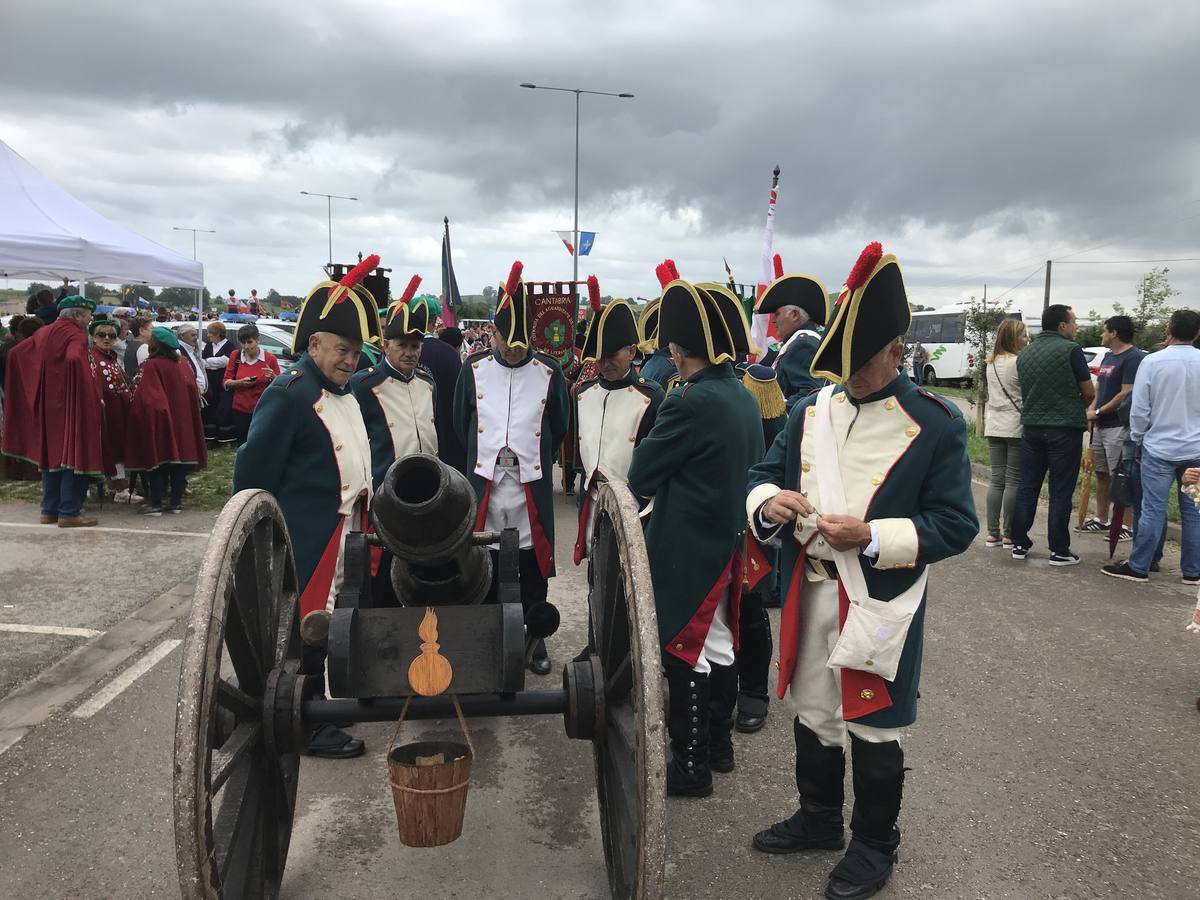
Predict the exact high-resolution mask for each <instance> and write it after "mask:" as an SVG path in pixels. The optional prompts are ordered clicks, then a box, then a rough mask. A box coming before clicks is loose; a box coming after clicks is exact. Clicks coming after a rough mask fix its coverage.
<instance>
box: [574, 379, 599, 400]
mask: <svg viewBox="0 0 1200 900" xmlns="http://www.w3.org/2000/svg"><path fill="white" fill-rule="evenodd" d="M599 383H600V379H599V378H589V379H588V380H587V381H581V382H579V384H578V385H577V386H576V388H575V396H576V397H578V396H579V395H580V394H582V393H583V392H584V391H586V390H587V389H588V388H590V387H591V386H592V385H596V384H599Z"/></svg>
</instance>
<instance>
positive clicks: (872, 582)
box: [746, 243, 979, 900]
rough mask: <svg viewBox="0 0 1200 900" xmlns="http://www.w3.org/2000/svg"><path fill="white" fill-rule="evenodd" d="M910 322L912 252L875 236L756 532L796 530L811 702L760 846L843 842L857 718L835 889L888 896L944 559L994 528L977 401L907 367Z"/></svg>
mask: <svg viewBox="0 0 1200 900" xmlns="http://www.w3.org/2000/svg"><path fill="white" fill-rule="evenodd" d="M908 324H909V310H908V301H907V298H906V296H905V292H904V282H903V280H902V278H901V275H900V266H899V263H898V262H897V261H896V258H895V257H894V256H891V255H887V256H885V255H883V250H882V248H881V247H880V245H879V244H878V243H874V244H871V245H869V246H868V247H867V248H866V250H864V251H863V253H862V255H861V256H860V258H859V261H858V263H857V264H856V265H855V266H854V269H853V270H852V271H851V273H850V277H849V278H847V280H846V285H845V287H844V288H843V289H842V292H841V295H840V296H839V298H838V302H837V307H836V313H835V316H834V319H833V323H832V324H831V325H830V327H829V330H828V331H827V332H826V335H825V339H824V340H823V341H822V343H821V347H820V349H819V350H818V352H817V355H816V357H815V358H814V361H813V374H814V375H817V376H820V377H825V378H828V379H829V380H830V381H831V382H833V384H831V385H830V386H828V387H825V388H822V389H821V390H820V391H819V392H818V393H816V394H813V395H809V396H808V397H805V398H804V399H802V400H800V401H799V403H798V404H797V405H796V407H795V408H794V409H793V411H792V413H791V415H790V416H789V418H788V423H787V427H786V428H785V429H784V431H783V433H782V434H781V435H780V436H779V437H778V438H777V439H776V440H775V442H774V444H772V445H771V449H770V451H769V452H768V453H767V455H766V458H765V459H764V460H763V461H762V462H761V463H760V464H759V465H757V466H755V467H754V469H753V470H752V471H751V473H750V478H749V483H748V484H749V496H748V497H747V500H746V512H747V514H748V516H749V521H750V527H751V529H752V531H753V532H754V536H755V537H756V538H758V539H759V540H760V541H764V542H767V541H773V540H779V541H781V542H782V548H781V568H782V576H783V582H782V583H783V584H785V585H787V593H786V597H785V601H784V609H783V614H782V616H781V619H780V629H779V643H780V654H779V686H778V696H779V697H780V699H782V698H783V697H784V696H788V697H790V699H791V701H792V704H793V706H794V708H795V710H796V720H795V722H794V724H793V728H794V732H795V741H796V787H797V790H798V791H799V793H800V808H799V809H798V810H797V811H796V812H795V813H794V814H793V815H792V816H791V817H790V818H789V819H786V820H785V821H783V822H778V823H776V824H775V825H772V826H771V827H770V828H768V829H766V830H764V831H760V832H759V833H758V834H756V835H755V836H754V847H755V848H756V849H758V850H760V851H763V852H766V853H794V852H798V851H803V850H814V849H822V850H832V849H840V848H841V847H842V846H843V840H844V838H843V821H842V806H843V803H844V796H843V785H844V781H845V750H844V745H845V741H846V736H847V732H849V739H850V746H851V759H852V765H853V783H854V811H853V814H852V816H851V819H850V829H851V832H852V838H851V841H850V845H849V847H848V849H847V851H846V855H845V857H844V858H843V859H842V861H841V862H839V863H838V865H837V866H836V867H835V868H834V869H833V871H832V873H831V874H830V877H829V882H828V884H827V885H826V888H825V895H826V896H827V897H830V898H834V900H849V898H862V897H870V896H873V895H874V894H875V893H876V892H877V891H878V890H879V889H880V888H882V886H883V885H884V884H885V883H886V881H887V880H888V878H889V877H890V876H891V873H892V864H893V861H894V858H895V851H896V847H897V846H898V845H899V843H900V832H899V831H898V830H897V829H896V821H897V818H898V816H899V814H900V798H901V793H902V790H903V784H904V753H903V752H902V751H901V749H900V743H899V737H900V729H902V728H904V727H905V726H908V725H911V724H912V723H913V721H914V720H915V719H916V714H917V687H918V680H919V677H920V670H921V652H922V646H923V637H924V599H925V584H926V581H927V577H928V566H929V564H930V563H934V562H938V561H940V560H943V559H946V558H948V557H951V556H955V555H956V554H959V553H961V552H963V551H964V550H965V549H966V548H967V546H968V545H969V544H970V543H971V540H972V539H973V538H974V537H975V535H976V533H977V532H978V531H979V523H978V521H977V519H976V517H975V504H974V501H973V499H972V496H971V464H970V462H969V461H968V459H967V450H966V440H967V438H966V429H965V428H964V426H963V421H962V414H961V413H959V411H958V409H957V408H956V407H954V406H951V405H949V404H947V403H945V402H944V401H942V400H941V399H940V398H938V397H936V396H934V395H933V394H930V393H927V392H926V391H924V390H922V389H920V388H918V387H917V386H916V385H914V384H913V383H912V381H911V380H910V379H909V378H908V377H907V376H906V375H904V374H903V373H902V372H900V371H899V366H900V363H901V360H902V359H903V355H904V344H903V341H902V336H903V335H904V334H905V332H907V330H908ZM851 601H853V604H852V603H851ZM841 622H844V625H842V624H840V623H841Z"/></svg>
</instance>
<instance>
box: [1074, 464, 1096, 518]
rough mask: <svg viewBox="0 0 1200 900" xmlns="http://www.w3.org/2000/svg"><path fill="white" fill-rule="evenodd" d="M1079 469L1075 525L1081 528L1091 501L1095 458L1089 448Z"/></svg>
mask: <svg viewBox="0 0 1200 900" xmlns="http://www.w3.org/2000/svg"><path fill="white" fill-rule="evenodd" d="M1080 468H1081V469H1082V470H1083V484H1082V485H1080V487H1079V517H1078V518H1079V521H1078V522H1077V523H1076V524H1077V525H1078V526H1079V527H1080V528H1082V527H1083V523H1084V522H1085V521H1087V509H1088V501H1090V500H1091V499H1092V473H1093V472H1095V471H1096V457H1095V456H1093V455H1092V448H1091V447H1090V446H1089V447H1088V448H1087V449H1086V450H1084V451H1083V462H1082V463H1080Z"/></svg>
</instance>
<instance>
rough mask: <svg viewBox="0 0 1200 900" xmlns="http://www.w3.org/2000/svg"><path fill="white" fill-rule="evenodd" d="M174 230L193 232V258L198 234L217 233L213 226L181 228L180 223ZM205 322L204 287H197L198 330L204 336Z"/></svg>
mask: <svg viewBox="0 0 1200 900" xmlns="http://www.w3.org/2000/svg"><path fill="white" fill-rule="evenodd" d="M171 230H172V231H190V232H191V233H192V259H193V260H195V259H196V234H197V233H200V234H216V232H215V231H214V230H213V229H211V228H181V227H180V226H179V225H172V226H171ZM203 322H204V288H203V287H198V288H196V330H197V331H199V332H200V333H201V337H203V329H202V327H201V326H202V324H203Z"/></svg>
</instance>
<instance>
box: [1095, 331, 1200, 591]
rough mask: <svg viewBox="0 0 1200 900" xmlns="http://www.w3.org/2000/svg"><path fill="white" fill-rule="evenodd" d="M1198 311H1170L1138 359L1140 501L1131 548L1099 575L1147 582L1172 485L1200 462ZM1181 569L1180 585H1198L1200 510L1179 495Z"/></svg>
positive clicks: (1133, 429) (1135, 430)
mask: <svg viewBox="0 0 1200 900" xmlns="http://www.w3.org/2000/svg"><path fill="white" fill-rule="evenodd" d="M1198 335H1200V313H1198V312H1196V311H1195V310H1191V309H1180V310H1176V311H1175V313H1174V314H1173V315H1172V316H1171V321H1170V323H1169V324H1168V325H1167V344H1166V346H1165V347H1164V348H1163V349H1162V350H1160V351H1159V352H1158V353H1153V354H1151V355H1150V356H1147V357H1146V358H1145V359H1144V360H1142V363H1141V366H1140V367H1139V369H1138V376H1137V381H1136V382H1135V383H1134V386H1133V404H1132V407H1131V409H1130V413H1129V436H1130V438H1131V439H1132V440H1133V441H1134V442H1135V443H1137V444H1140V445H1141V448H1142V462H1141V476H1142V506H1141V511H1140V512H1139V514H1138V527H1137V533H1136V535H1135V537H1134V539H1133V552H1132V553H1131V554H1130V556H1129V559H1128V560H1126V561H1125V562H1122V563H1112V564H1110V565H1107V566H1104V568H1103V572H1104V574H1105V575H1111V576H1112V577H1113V578H1124V579H1125V580H1126V581H1136V582H1146V581H1148V580H1149V573H1150V564H1151V563H1152V562H1153V561H1154V559H1153V557H1154V551H1155V548H1156V547H1157V546H1158V543H1159V540H1160V539H1161V538H1162V535H1163V532H1164V530H1165V529H1166V527H1167V497H1168V492H1169V491H1170V489H1171V482H1172V481H1174V480H1175V479H1177V478H1178V479H1180V482H1181V483H1182V477H1183V472H1184V470H1185V469H1187V468H1190V467H1193V466H1200V350H1197V349H1196V348H1195V347H1194V346H1192V342H1193V341H1195V340H1196V338H1197V336H1198ZM1179 519H1180V524H1181V525H1182V530H1183V537H1182V540H1181V551H1182V553H1181V556H1182V558H1181V560H1180V568H1181V569H1182V570H1183V582H1184V584H1200V512H1198V511H1197V510H1196V506H1195V504H1194V503H1192V502H1191V501H1190V500H1189V499H1188V498H1186V497H1182V496H1181V497H1180V503H1179Z"/></svg>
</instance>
